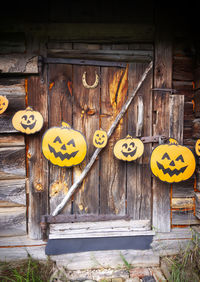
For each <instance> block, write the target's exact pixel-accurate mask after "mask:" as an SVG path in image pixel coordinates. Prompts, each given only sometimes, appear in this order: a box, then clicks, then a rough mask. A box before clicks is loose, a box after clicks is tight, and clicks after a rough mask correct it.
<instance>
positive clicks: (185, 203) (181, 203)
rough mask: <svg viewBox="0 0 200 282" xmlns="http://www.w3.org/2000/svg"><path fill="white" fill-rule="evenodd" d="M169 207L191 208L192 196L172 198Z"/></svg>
mask: <svg viewBox="0 0 200 282" xmlns="http://www.w3.org/2000/svg"><path fill="white" fill-rule="evenodd" d="M171 208H172V209H179V210H184V209H190V210H193V209H194V198H172V203H171Z"/></svg>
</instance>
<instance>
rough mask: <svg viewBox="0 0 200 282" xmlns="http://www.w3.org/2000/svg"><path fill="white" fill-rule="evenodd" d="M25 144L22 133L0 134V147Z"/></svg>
mask: <svg viewBox="0 0 200 282" xmlns="http://www.w3.org/2000/svg"><path fill="white" fill-rule="evenodd" d="M12 146H13V147H15V146H22V147H23V146H25V140H24V135H22V134H1V135H0V147H12Z"/></svg>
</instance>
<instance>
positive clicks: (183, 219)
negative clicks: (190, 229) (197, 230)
mask: <svg viewBox="0 0 200 282" xmlns="http://www.w3.org/2000/svg"><path fill="white" fill-rule="evenodd" d="M195 224H200V220H199V219H198V218H197V217H196V216H195V215H194V211H193V210H192V211H172V225H195Z"/></svg>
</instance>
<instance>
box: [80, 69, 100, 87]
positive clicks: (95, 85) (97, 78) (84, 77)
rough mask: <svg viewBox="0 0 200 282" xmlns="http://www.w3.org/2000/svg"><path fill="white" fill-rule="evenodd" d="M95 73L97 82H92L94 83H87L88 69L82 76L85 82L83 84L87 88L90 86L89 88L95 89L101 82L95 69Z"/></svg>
mask: <svg viewBox="0 0 200 282" xmlns="http://www.w3.org/2000/svg"><path fill="white" fill-rule="evenodd" d="M95 75H96V79H95V82H94V83H93V84H92V85H88V84H87V81H86V71H85V72H84V73H83V76H82V83H83V86H84V87H85V88H88V89H94V88H96V87H97V86H98V84H99V76H98V74H97V73H96V71H95Z"/></svg>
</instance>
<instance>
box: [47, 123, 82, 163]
mask: <svg viewBox="0 0 200 282" xmlns="http://www.w3.org/2000/svg"><path fill="white" fill-rule="evenodd" d="M42 152H43V154H44V156H45V158H46V159H47V160H49V161H50V162H51V163H53V164H54V165H58V166H61V167H71V166H74V165H78V164H80V163H81V162H82V161H83V160H84V159H85V156H86V153H87V144H86V141H85V137H84V136H83V135H82V133H81V132H80V131H78V130H75V129H72V128H71V127H70V126H69V125H68V124H67V123H65V122H62V126H61V127H52V128H50V129H49V130H47V131H46V132H45V134H44V136H43V140H42Z"/></svg>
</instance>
